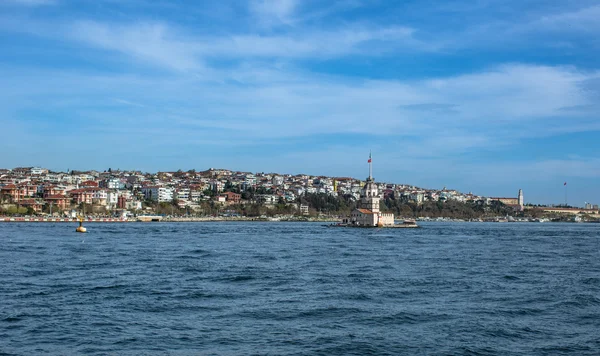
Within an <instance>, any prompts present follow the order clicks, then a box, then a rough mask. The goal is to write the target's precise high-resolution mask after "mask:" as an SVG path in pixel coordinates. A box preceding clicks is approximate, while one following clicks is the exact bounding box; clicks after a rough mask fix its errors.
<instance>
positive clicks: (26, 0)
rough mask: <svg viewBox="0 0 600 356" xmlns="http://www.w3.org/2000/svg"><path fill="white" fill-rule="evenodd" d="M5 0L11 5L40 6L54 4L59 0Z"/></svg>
mask: <svg viewBox="0 0 600 356" xmlns="http://www.w3.org/2000/svg"><path fill="white" fill-rule="evenodd" d="M4 2H5V3H6V4H9V5H11V4H12V5H25V6H40V5H54V4H56V3H58V0H4Z"/></svg>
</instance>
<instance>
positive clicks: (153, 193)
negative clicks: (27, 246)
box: [0, 167, 598, 218]
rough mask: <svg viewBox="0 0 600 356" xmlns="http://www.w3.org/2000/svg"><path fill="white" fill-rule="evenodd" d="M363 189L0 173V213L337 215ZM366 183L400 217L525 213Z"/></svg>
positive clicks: (475, 199)
mask: <svg viewBox="0 0 600 356" xmlns="http://www.w3.org/2000/svg"><path fill="white" fill-rule="evenodd" d="M364 184H365V181H364V180H360V179H355V178H349V177H325V176H314V175H306V174H297V175H291V174H279V173H251V172H240V171H231V170H227V169H212V168H211V169H208V170H205V171H198V172H197V171H195V170H189V171H181V170H179V171H176V172H158V173H142V172H139V171H121V170H116V171H115V170H111V169H108V170H106V171H102V172H100V171H85V172H84V171H69V172H53V171H50V170H48V169H44V168H39V167H19V168H14V169H0V209H1V210H0V214H4V215H6V214H23V215H24V214H54V215H56V214H59V215H64V214H74V213H75V212H82V211H85V213H86V214H100V215H107V216H117V215H121V216H126V215H133V214H145V213H152V214H162V215H194V216H200V215H213V216H214V215H227V214H229V215H236V216H237V215H245V216H260V215H276V214H285V215H303V216H306V215H313V216H314V215H318V214H328V215H340V214H347V213H348V212H350V211H351V210H352V209H354V208H356V206H357V201H358V200H359V198H360V192H361V189H362V187H363V186H364ZM372 184H374V185H375V186H376V188H377V191H378V192H379V194H380V197H381V210H382V211H385V212H393V213H394V214H395V215H396V216H399V217H402V216H411V217H419V216H426V217H456V218H480V217H482V216H486V215H494V214H495V215H499V216H504V215H509V214H510V215H513V214H515V215H518V214H521V215H523V210H527V208H528V207H527V206H525V205H524V202H523V195H522V192H519V195H518V196H517V197H514V198H498V197H484V196H480V195H475V194H472V193H462V192H459V191H457V190H453V189H446V188H444V189H441V190H435V189H424V188H420V187H416V186H412V185H407V184H394V183H385V182H375V181H373V182H372ZM539 209H543V208H540V207H537V209H536V211H538V210H539ZM555 209H558V208H555ZM577 210H578V211H577V212H576V213H577V214H579V213H589V214H594V213H597V212H598V206H589V207H585V209H583V208H582V209H577ZM564 212H566V213H569V211H568V210H565V211H564ZM573 213H575V212H574V211H573Z"/></svg>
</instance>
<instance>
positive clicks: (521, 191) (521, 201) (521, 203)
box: [519, 189, 525, 209]
mask: <svg viewBox="0 0 600 356" xmlns="http://www.w3.org/2000/svg"><path fill="white" fill-rule="evenodd" d="M523 205H525V204H524V203H523V189H519V206H520V207H521V209H522V208H523Z"/></svg>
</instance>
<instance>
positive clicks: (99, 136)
mask: <svg viewBox="0 0 600 356" xmlns="http://www.w3.org/2000/svg"><path fill="white" fill-rule="evenodd" d="M0 10H1V11H0V12H1V13H2V15H0V35H1V36H0V46H1V48H3V51H0V52H1V53H0V75H2V77H3V81H2V83H0V92H1V93H2V98H3V100H2V105H1V106H0V124H1V125H2V127H3V131H4V135H3V139H2V140H0V149H1V150H2V151H3V152H4V154H3V156H2V160H1V161H0V165H2V166H3V167H6V168H9V167H17V166H42V167H47V168H50V169H53V170H57V171H66V170H67V169H69V168H70V169H82V170H87V169H98V168H99V167H106V168H103V169H108V167H112V168H113V169H117V168H120V169H136V170H141V171H144V172H156V171H160V170H163V171H176V170H177V169H182V170H188V169H192V168H196V169H199V168H198V167H200V168H201V167H219V168H228V169H233V170H239V171H249V172H281V173H289V174H298V173H306V174H311V175H324V176H350V177H356V178H359V179H363V178H364V177H366V174H367V173H368V170H367V169H368V168H367V159H368V155H369V151H370V150H372V151H373V162H374V172H373V175H374V177H375V178H376V179H377V180H378V181H385V182H397V183H405V184H413V185H416V186H420V187H425V188H430V189H434V188H435V189H441V188H442V187H443V186H448V187H452V188H454V189H457V190H460V191H473V192H477V193H478V194H481V195H486V196H492V195H501V196H512V195H514V193H515V192H516V191H517V189H519V188H522V189H523V190H524V191H525V196H526V201H532V202H538V203H541V204H560V203H563V202H564V196H565V189H568V202H569V203H570V204H574V205H581V204H583V202H590V201H591V202H598V201H600V185H599V183H598V182H599V179H598V178H600V159H598V158H597V157H598V156H599V154H600V144H599V143H598V142H597V141H598V139H597V138H598V131H600V124H599V123H598V120H597V119H598V116H599V113H600V106H599V105H598V98H599V97H600V71H599V69H598V64H597V60H596V58H597V55H598V54H599V53H598V52H599V51H598V50H599V45H600V44H599V42H598V41H597V40H596V38H597V35H598V33H599V31H600V27H599V26H598V23H597V18H598V17H599V16H600V2H599V1H590V0H582V1H579V2H577V3H576V4H566V3H565V4H555V3H553V4H544V3H537V4H535V5H531V3H530V4H524V3H522V2H518V1H502V2H500V1H478V2H475V3H473V2H464V1H452V2H447V1H434V2H428V3H427V4H425V3H423V2H419V1H408V2H404V3H402V4H396V3H388V2H364V1H358V0H356V1H334V2H314V1H306V2H304V1H303V2H300V1H294V0H282V1H249V2H233V1H232V2H222V3H219V4H215V3H212V2H202V3H198V2H191V1H173V2H162V1H145V0H136V1H131V2H126V3H120V2H115V1H110V0H99V1H95V2H85V3H84V2H74V1H67V0H9V1H4V2H2V3H0ZM457 19H460V21H458V20H457ZM564 182H568V186H567V188H565V187H564V185H563V183H564Z"/></svg>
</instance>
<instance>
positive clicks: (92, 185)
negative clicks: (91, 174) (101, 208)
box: [79, 180, 98, 188]
mask: <svg viewBox="0 0 600 356" xmlns="http://www.w3.org/2000/svg"><path fill="white" fill-rule="evenodd" d="M79 186H80V187H82V188H98V182H96V181H93V180H86V181H85V182H81V184H79Z"/></svg>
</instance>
